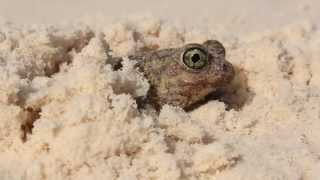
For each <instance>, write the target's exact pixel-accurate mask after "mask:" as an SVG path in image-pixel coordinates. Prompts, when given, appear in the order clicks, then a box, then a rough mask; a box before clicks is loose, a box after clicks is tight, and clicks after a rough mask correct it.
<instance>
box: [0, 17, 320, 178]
mask: <svg viewBox="0 0 320 180" xmlns="http://www.w3.org/2000/svg"><path fill="white" fill-rule="evenodd" d="M17 24H18V23H16V24H11V23H6V22H1V24H0V84H1V86H0V179H1V180H13V179H17V180H18V179H19V180H24V179H28V180H29V179H32V180H37V179H39V180H40V179H41V180H45V179H46V180H49V179H50V180H51V179H52V180H57V179H77V180H81V179H86V180H87V179H121V180H124V179H130V180H131V179H139V180H140V179H148V180H149V179H168V180H173V179H219V180H318V179H319V177H320V173H319V172H320V162H319V157H320V141H319V139H320V71H319V69H320V53H319V52H320V51H319V47H320V31H319V30H318V29H317V28H316V25H315V24H316V23H314V22H313V21H298V20H297V21H296V22H294V23H290V24H289V23H288V24H287V25H283V26H281V27H278V28H272V29H266V30H263V31H262V30H261V31H257V32H252V33H244V34H241V35H239V34H231V33H230V32H228V27H230V26H228V25H230V24H231V23H230V24H214V25H213V24H210V25H206V26H201V27H200V28H199V27H195V28H190V26H188V25H177V24H175V23H173V22H172V21H169V20H159V19H157V18H153V17H147V16H146V17H140V18H128V19H122V20H120V21H118V22H116V23H111V24H110V23H107V22H104V21H103V20H101V19H100V20H98V19H95V20H94V21H93V20H92V19H89V20H86V21H85V22H84V23H81V24H77V23H74V25H68V26H63V25H56V26H41V25H35V26H31V27H30V26H28V27H25V26H20V25H17ZM206 39H218V40H220V41H221V42H223V44H224V45H225V46H226V49H227V59H228V60H229V61H230V62H231V63H233V64H234V65H235V66H236V68H237V74H236V78H235V79H234V81H233V82H232V84H231V85H230V88H229V92H228V94H226V95H225V97H224V98H225V99H226V101H228V102H230V103H231V104H232V105H234V106H235V107H239V108H234V109H231V110H229V111H226V110H225V104H224V102H218V101H210V102H208V103H207V104H205V105H203V106H201V107H199V108H198V109H196V110H194V111H193V112H190V113H186V112H184V111H182V110H181V109H179V108H175V107H171V106H164V107H163V109H162V110H161V112H160V115H157V114H152V113H151V111H152V110H150V109H147V110H145V111H143V112H139V111H138V109H137V107H136V104H135V99H134V98H135V97H138V96H145V95H146V93H147V91H148V88H149V84H148V83H147V80H146V79H145V78H144V77H143V75H142V74H141V73H139V72H137V71H136V70H135V69H133V63H134V62H133V61H126V62H125V66H124V68H123V69H122V70H119V71H112V69H111V67H110V66H109V65H106V63H105V62H106V59H107V56H106V53H105V51H106V49H108V46H107V44H109V46H110V49H111V50H112V51H113V53H114V54H115V55H122V56H125V55H127V54H129V53H132V52H134V51H135V50H137V49H140V48H144V47H148V48H155V47H158V48H167V47H176V46H180V45H183V44H185V43H188V42H199V43H200V42H203V41H204V40H206ZM107 61H108V60H107ZM39 111H40V112H39Z"/></svg>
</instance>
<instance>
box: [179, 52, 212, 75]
mask: <svg viewBox="0 0 320 180" xmlns="http://www.w3.org/2000/svg"><path fill="white" fill-rule="evenodd" d="M182 61H183V64H184V65H186V66H187V67H188V68H191V69H196V70H199V69H202V68H203V67H205V66H206V65H207V63H208V56H207V53H206V52H205V51H204V50H203V49H200V48H190V49H187V50H186V51H185V52H184V53H183V55H182Z"/></svg>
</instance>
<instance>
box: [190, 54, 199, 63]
mask: <svg viewBox="0 0 320 180" xmlns="http://www.w3.org/2000/svg"><path fill="white" fill-rule="evenodd" d="M199 60H200V55H199V54H194V55H192V56H191V61H192V62H193V63H196V62H198V61H199Z"/></svg>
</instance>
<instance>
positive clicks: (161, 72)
mask: <svg viewBox="0 0 320 180" xmlns="http://www.w3.org/2000/svg"><path fill="white" fill-rule="evenodd" d="M188 47H200V48H203V49H205V50H206V51H207V52H208V64H207V65H206V66H205V67H203V68H202V69H200V70H193V69H190V68H188V67H186V66H185V65H184V64H183V62H182V60H181V54H182V53H183V52H184V51H185V50H186V48H188ZM129 59H133V60H136V61H137V62H138V63H137V66H138V67H139V69H140V70H141V71H142V72H143V73H144V75H145V77H146V78H147V79H148V80H149V83H150V85H151V88H150V90H149V94H148V97H147V100H148V102H150V103H151V104H153V105H154V106H155V107H156V108H157V109H159V108H161V107H162V106H163V105H164V104H170V105H174V106H179V107H181V108H184V109H188V108H189V107H190V106H192V105H193V104H195V103H197V102H198V101H200V100H202V99H203V98H204V97H205V96H206V95H208V94H209V93H212V92H214V91H216V90H218V89H220V88H223V87H225V86H226V85H227V84H228V83H229V82H230V81H231V80H232V79H233V77H234V68H233V66H232V64H231V63H229V62H228V61H226V60H225V48H224V47H223V45H222V44H221V43H220V42H218V41H215V40H208V41H206V42H204V43H203V44H187V45H185V46H183V47H178V48H171V49H162V50H157V51H152V52H141V53H137V54H135V55H133V56H129Z"/></svg>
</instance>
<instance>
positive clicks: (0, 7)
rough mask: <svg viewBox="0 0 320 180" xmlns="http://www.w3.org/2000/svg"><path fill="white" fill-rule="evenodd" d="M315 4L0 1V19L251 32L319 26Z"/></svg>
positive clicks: (311, 0)
mask: <svg viewBox="0 0 320 180" xmlns="http://www.w3.org/2000/svg"><path fill="white" fill-rule="evenodd" d="M319 9H320V2H319V1H317V0H280V1H278V0H268V1H267V0H224V1H219V0H201V1H190V0H187V1H184V0H161V1H156V0H135V1H127V0H117V1H110V0H90V1H88V0H68V1H64V0H28V1H20V0H0V12H1V16H3V17H5V18H6V19H9V20H11V21H13V22H17V23H23V24H37V23H60V22H62V21H68V20H69V21H70V20H74V19H77V18H80V17H83V16H94V15H103V17H104V19H105V20H110V21H112V20H114V19H116V18H119V17H125V16H127V15H132V14H144V13H145V14H152V15H155V16H157V17H164V18H169V19H177V20H179V21H184V22H188V23H189V24H197V23H199V21H200V22H201V20H204V19H205V20H208V21H209V23H219V24H225V23H226V22H227V23H229V22H232V24H233V26H232V28H230V31H235V33H237V32H238V31H241V32H252V31H256V30H263V29H265V28H268V29H270V28H273V27H278V26H280V25H285V24H288V23H293V22H297V21H299V20H304V19H310V20H313V21H314V22H317V23H320V20H319V19H320V13H319Z"/></svg>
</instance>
